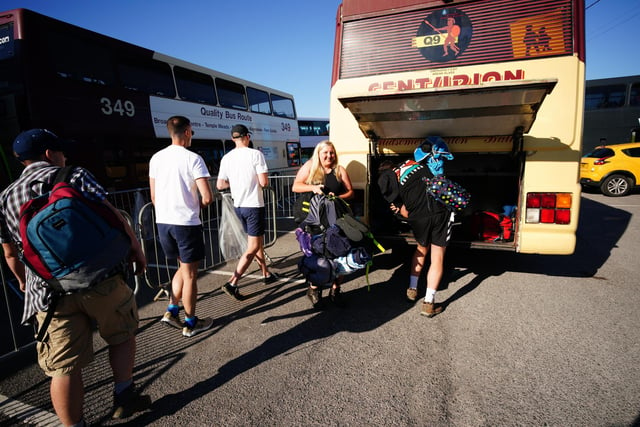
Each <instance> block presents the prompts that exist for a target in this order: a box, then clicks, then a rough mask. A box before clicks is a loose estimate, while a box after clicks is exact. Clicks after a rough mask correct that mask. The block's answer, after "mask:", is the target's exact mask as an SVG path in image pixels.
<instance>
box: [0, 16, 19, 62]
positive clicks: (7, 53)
mask: <svg viewBox="0 0 640 427" xmlns="http://www.w3.org/2000/svg"><path fill="white" fill-rule="evenodd" d="M14 52H15V51H14V47H13V22H10V23H8V24H5V25H0V59H7V58H11V57H12V56H13V55H14Z"/></svg>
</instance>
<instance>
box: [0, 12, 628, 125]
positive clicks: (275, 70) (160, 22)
mask: <svg viewBox="0 0 640 427" xmlns="http://www.w3.org/2000/svg"><path fill="white" fill-rule="evenodd" d="M340 3H341V0H309V1H304V0H302V1H301V0H275V1H264V0H242V1H219V0H201V1H193V0H182V1H167V0H152V1H148V0H111V1H104V2H97V1H92V0H83V1H78V0H23V1H18V0H2V1H1V2H0V9H2V10H6V9H13V8H19V7H24V8H27V9H31V10H34V11H36V12H39V13H42V14H45V15H49V16H52V17H54V18H57V19H60V20H62V21H65V22H69V23H72V24H75V25H78V26H80V27H84V28H88V29H90V30H93V31H96V32H99V33H103V34H106V35H109V36H111V37H115V38H117V39H121V40H124V41H127V42H129V43H133V44H136V45H139V46H143V47H146V48H148V49H152V50H155V51H158V52H161V53H164V54H167V55H170V56H173V57H176V58H180V59H183V60H186V61H189V62H192V63H195V64H198V65H202V66H204V67H208V68H212V69H214V70H218V71H221V72H223V73H226V74H231V75H234V76H237V77H240V78H244V79H247V80H251V81H254V82H256V83H260V84H263V85H266V86H269V87H273V88H277V89H280V90H284V91H286V92H289V93H291V94H292V95H293V96H294V97H295V100H296V104H297V109H298V115H299V116H307V117H328V115H329V90H330V85H331V67H332V57H333V41H334V33H335V17H336V11H337V7H338V5H339V4H340ZM585 3H586V6H587V8H588V9H587V11H586V18H587V35H586V40H587V79H596V78H605V77H617V76H626V75H634V74H640V49H639V47H638V40H639V36H638V29H640V0H585Z"/></svg>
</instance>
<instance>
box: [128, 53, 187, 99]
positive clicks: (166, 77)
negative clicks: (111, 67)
mask: <svg viewBox="0 0 640 427" xmlns="http://www.w3.org/2000/svg"><path fill="white" fill-rule="evenodd" d="M118 74H119V75H120V81H121V82H122V85H123V86H124V87H125V88H127V89H131V90H135V91H138V92H143V93H147V94H149V95H157V96H164V97H167V98H174V97H175V96H176V90H175V87H174V85H173V76H172V75H171V68H169V64H166V63H164V62H160V61H154V60H151V61H148V62H123V63H120V64H118Z"/></svg>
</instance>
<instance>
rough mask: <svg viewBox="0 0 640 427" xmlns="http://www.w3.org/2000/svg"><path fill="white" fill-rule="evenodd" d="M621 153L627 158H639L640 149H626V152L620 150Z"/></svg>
mask: <svg viewBox="0 0 640 427" xmlns="http://www.w3.org/2000/svg"><path fill="white" fill-rule="evenodd" d="M622 152H623V153H624V154H626V155H627V156H629V157H640V147H634V148H627V149H626V150H622Z"/></svg>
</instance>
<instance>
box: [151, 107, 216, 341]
mask: <svg viewBox="0 0 640 427" xmlns="http://www.w3.org/2000/svg"><path fill="white" fill-rule="evenodd" d="M167 130H168V131H169V136H170V137H171V145H169V146H168V147H166V148H164V149H162V150H160V151H158V152H157V153H156V154H154V155H153V157H151V161H150V162H149V186H150V189H151V201H152V202H153V205H154V207H155V213H156V224H157V226H158V237H159V239H160V245H161V246H162V250H163V251H164V253H165V255H166V257H167V258H169V259H173V258H177V260H178V271H176V274H175V275H174V276H173V279H172V280H171V295H170V298H169V306H168V307H167V312H166V313H165V314H164V316H163V317H162V319H161V320H162V322H164V323H165V324H166V325H169V326H173V327H176V328H180V329H182V335H184V336H186V337H191V336H194V335H195V334H197V333H199V332H202V331H205V330H207V329H209V328H210V327H211V325H212V324H213V319H211V318H210V317H206V318H202V319H200V318H198V317H197V316H196V299H197V296H198V286H197V278H198V266H199V264H200V261H202V260H203V259H204V254H205V251H204V239H203V237H202V222H201V221H200V208H201V207H204V206H207V205H209V204H211V202H213V193H212V192H211V187H210V186H209V177H210V175H209V170H208V169H207V165H206V164H205V162H204V160H203V159H202V157H200V156H199V155H198V154H196V153H194V152H192V151H189V150H187V148H189V147H190V146H191V138H192V137H193V134H194V132H193V129H191V122H190V121H189V119H188V118H186V117H183V116H173V117H170V118H169V119H168V120H167ZM181 300H182V305H183V306H184V316H185V317H184V324H183V323H182V322H180V318H179V316H178V313H179V311H180V307H179V305H178V304H179V303H180V301H181Z"/></svg>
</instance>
